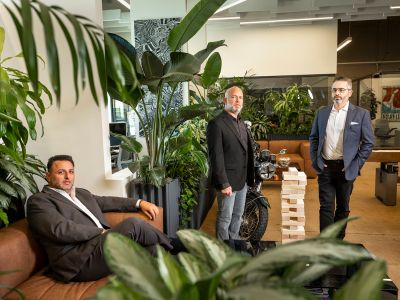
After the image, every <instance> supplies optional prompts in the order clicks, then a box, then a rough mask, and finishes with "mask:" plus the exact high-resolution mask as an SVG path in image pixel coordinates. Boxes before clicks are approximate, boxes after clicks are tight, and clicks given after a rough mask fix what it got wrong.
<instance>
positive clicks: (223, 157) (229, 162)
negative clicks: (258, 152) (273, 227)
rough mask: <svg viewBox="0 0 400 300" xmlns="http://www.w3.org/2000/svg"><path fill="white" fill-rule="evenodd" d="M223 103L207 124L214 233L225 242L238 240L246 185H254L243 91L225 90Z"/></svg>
mask: <svg viewBox="0 0 400 300" xmlns="http://www.w3.org/2000/svg"><path fill="white" fill-rule="evenodd" d="M224 103H225V110H224V111H223V112H222V113H221V114H219V115H218V116H217V117H215V118H214V119H213V120H211V121H210V122H209V123H208V126H207V145H208V157H209V162H210V173H211V183H212V185H213V186H214V187H215V188H216V189H217V191H218V193H217V200H218V212H217V222H216V234H217V238H218V239H220V240H225V241H226V240H238V239H239V229H240V223H241V218H242V215H243V212H244V207H245V202H246V192H247V186H253V185H254V158H253V148H252V144H251V139H250V136H249V133H248V132H247V128H246V126H245V125H244V123H243V121H242V119H241V117H240V111H241V110H242V107H243V92H242V90H241V89H240V88H239V87H237V86H233V87H231V88H229V89H227V90H226V92H225V97H224ZM246 183H247V185H246Z"/></svg>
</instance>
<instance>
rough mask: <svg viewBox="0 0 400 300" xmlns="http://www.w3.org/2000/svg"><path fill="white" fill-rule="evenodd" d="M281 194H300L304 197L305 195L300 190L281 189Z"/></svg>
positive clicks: (303, 191)
mask: <svg viewBox="0 0 400 300" xmlns="http://www.w3.org/2000/svg"><path fill="white" fill-rule="evenodd" d="M281 194H282V195H290V194H301V195H304V194H305V190H301V189H282V190H281Z"/></svg>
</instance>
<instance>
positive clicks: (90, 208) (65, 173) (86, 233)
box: [27, 155, 173, 282]
mask: <svg viewBox="0 0 400 300" xmlns="http://www.w3.org/2000/svg"><path fill="white" fill-rule="evenodd" d="M46 178H47V181H48V185H46V186H45V187H44V188H43V190H42V192H39V193H36V194H34V195H32V196H31V197H30V198H29V199H28V201H27V219H28V223H29V227H30V229H31V230H32V232H33V234H34V236H35V237H36V238H37V240H38V241H39V243H40V244H41V245H42V246H43V248H44V249H45V250H46V252H47V255H48V259H49V270H48V275H49V276H51V277H53V278H55V279H57V280H61V281H64V282H69V281H91V280H97V279H99V278H101V277H104V276H107V275H109V274H110V273H111V271H110V270H109V268H108V267H107V265H106V263H105V260H104V256H103V243H104V241H105V236H106V234H107V232H118V233H121V234H123V235H125V236H127V237H129V238H131V239H132V240H134V241H136V242H138V243H139V244H141V245H142V246H143V247H145V248H146V249H147V250H148V251H149V252H150V253H151V254H152V255H155V254H156V247H155V246H156V245H157V244H160V245H161V246H162V247H164V248H165V249H166V250H171V249H172V248H173V247H172V245H171V241H170V240H169V239H168V237H167V236H166V235H165V234H164V233H162V232H161V231H159V230H157V229H156V228H154V227H152V226H151V225H149V224H148V223H146V222H145V221H143V220H140V219H135V218H129V219H126V220H125V221H123V222H121V223H120V224H118V225H117V226H116V227H115V228H112V229H110V226H109V224H108V223H107V221H106V219H105V217H104V215H103V214H102V212H107V211H138V210H139V209H140V210H141V211H143V212H144V213H145V214H146V215H147V216H148V217H149V218H150V219H154V218H155V217H156V216H157V215H158V213H159V211H158V208H157V206H155V205H154V204H151V203H149V202H147V201H144V200H134V199H131V198H120V197H100V196H95V195H93V194H91V193H90V192H89V191H87V190H85V189H81V188H75V187H74V180H75V174H74V161H73V160H72V157H71V156H69V155H56V156H53V157H51V158H50V159H49V161H48V163H47V172H46Z"/></svg>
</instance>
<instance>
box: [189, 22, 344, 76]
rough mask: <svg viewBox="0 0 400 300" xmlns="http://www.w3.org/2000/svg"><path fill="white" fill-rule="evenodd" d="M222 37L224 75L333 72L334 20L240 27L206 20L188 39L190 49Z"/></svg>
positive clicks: (334, 60) (194, 50)
mask: <svg viewBox="0 0 400 300" xmlns="http://www.w3.org/2000/svg"><path fill="white" fill-rule="evenodd" d="M217 40H225V44H227V47H222V48H219V50H218V51H219V52H220V54H221V56H222V71H221V75H222V76H223V77H232V76H243V75H244V74H245V72H246V71H250V74H254V75H256V76H284V75H311V74H332V73H336V61H337V59H336V44H337V24H336V22H329V23H319V24H310V25H290V26H288V25H285V26H265V25H252V26H240V25H239V22H238V20H234V21H209V22H208V23H207V25H206V27H205V29H204V30H202V31H201V32H199V33H198V34H197V35H196V36H195V37H194V38H193V39H192V40H191V41H190V42H189V52H191V53H195V52H197V51H198V50H200V49H201V48H204V46H205V45H206V43H207V42H210V41H217Z"/></svg>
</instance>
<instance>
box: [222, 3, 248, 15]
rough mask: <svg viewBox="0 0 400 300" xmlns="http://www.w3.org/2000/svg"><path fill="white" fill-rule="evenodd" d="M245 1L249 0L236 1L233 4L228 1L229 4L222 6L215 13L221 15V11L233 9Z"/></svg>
mask: <svg viewBox="0 0 400 300" xmlns="http://www.w3.org/2000/svg"><path fill="white" fill-rule="evenodd" d="M245 1H247V0H234V1H233V2H232V3H229V1H228V4H226V5H222V6H221V7H220V8H219V9H218V10H217V11H216V12H215V13H216V14H217V13H219V12H221V11H224V10H227V9H229V8H231V7H234V6H235V5H238V4H240V3H243V2H245Z"/></svg>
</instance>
